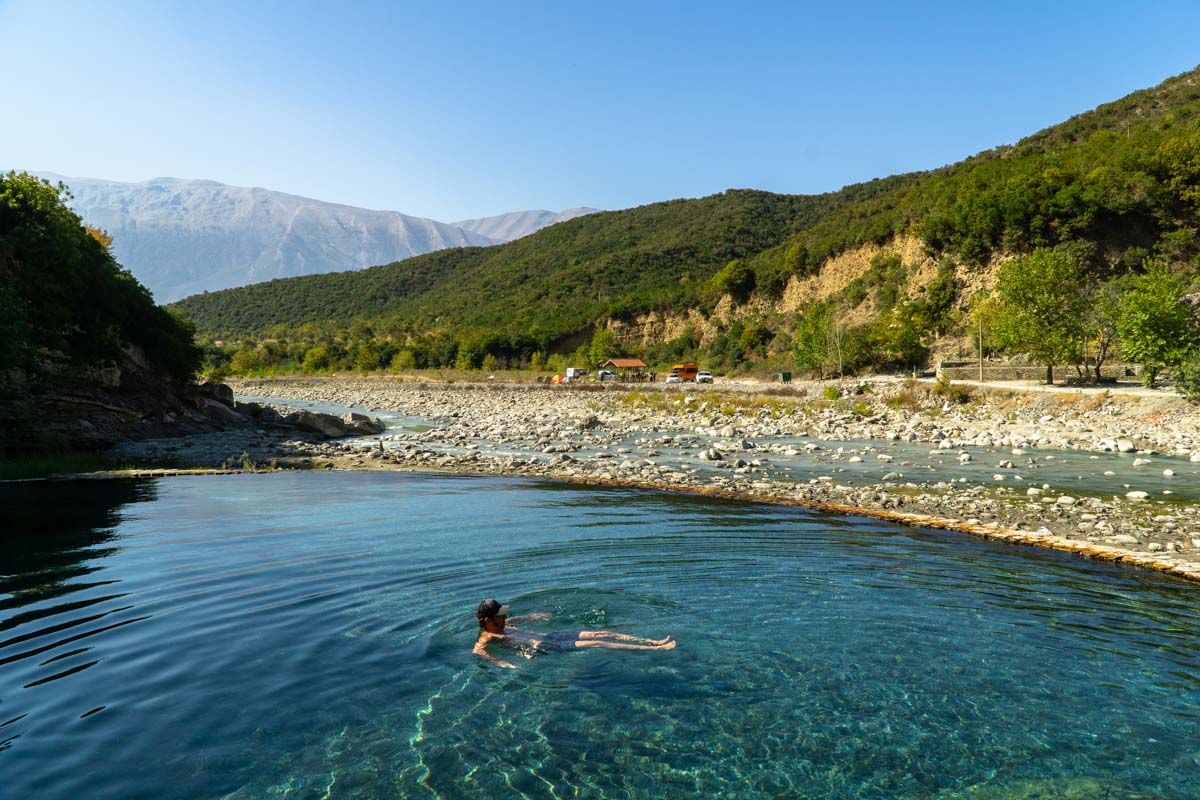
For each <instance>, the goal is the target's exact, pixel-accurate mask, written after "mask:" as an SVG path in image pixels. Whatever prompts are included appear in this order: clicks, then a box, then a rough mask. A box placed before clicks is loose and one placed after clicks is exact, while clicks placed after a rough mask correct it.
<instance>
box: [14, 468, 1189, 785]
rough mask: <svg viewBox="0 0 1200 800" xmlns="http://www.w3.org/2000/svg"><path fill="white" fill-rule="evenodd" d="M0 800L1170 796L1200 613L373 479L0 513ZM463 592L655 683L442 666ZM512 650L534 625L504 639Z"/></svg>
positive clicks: (1126, 581) (96, 497)
mask: <svg viewBox="0 0 1200 800" xmlns="http://www.w3.org/2000/svg"><path fill="white" fill-rule="evenodd" d="M0 531H2V532H3V533H2V534H0V776H2V777H0V781H2V784H0V785H3V787H4V791H3V792H0V794H2V795H3V796H4V797H13V798H33V797H37V798H77V797H87V798H136V797H167V798H175V797H178V798H193V797H214V798H222V797H231V798H251V797H294V798H321V797H333V798H340V797H345V798H352V797H353V798H357V797H362V798H374V797H435V796H440V797H446V798H458V797H486V798H493V797H497V798H503V797H514V798H516V797H538V798H540V797H544V798H552V797H591V798H635V797H695V796H711V797H747V798H749V797H754V798H758V797H811V798H894V797H913V798H952V797H973V798H980V797H1060V796H1068V797H1096V798H1100V797H1165V798H1186V797H1195V796H1197V793H1198V789H1197V786H1198V783H1197V782H1198V780H1200V692H1198V688H1200V686H1198V679H1197V676H1198V675H1200V612H1198V611H1197V610H1196V607H1197V603H1196V598H1197V597H1198V596H1200V595H1197V591H1200V589H1198V588H1197V587H1195V586H1191V585H1188V584H1183V583H1179V582H1175V581H1172V580H1169V579H1165V578H1161V577H1157V576H1153V575H1149V574H1143V573H1137V572H1130V571H1120V570H1117V569H1115V568H1111V567H1108V566H1104V565H1097V564H1089V563H1087V562H1083V561H1079V560H1074V559H1071V558H1069V557H1066V556H1062V555H1060V554H1057V553H1053V552H1041V551H1035V550H1024V549H1017V548H1007V547H1000V546H996V545H992V544H989V543H986V542H981V541H977V540H973V539H970V538H965V537H963V536H960V535H958V534H954V533H949V532H933V531H922V530H915V529H908V528H903V527H898V526H893V525H888V524H884V523H880V522H877V521H870V520H862V519H856V518H841V517H829V516H824V515H820V514H817V513H813V512H809V511H805V510H800V509H791V508H773V507H766V506H755V505H750V504H740V503H731V502H714V501H711V500H707V499H700V498H692V497H683V496H671V495H666V494H660V493H653V492H630V491H618V490H604V489H590V488H583V487H574V486H563V485H557V484H552V483H543V482H532V481H521V480H510V479H499V478H468V477H453V476H428V475H406V474H396V473H379V474H373V473H278V474H266V475H252V476H216V477H195V478H171V479H165V480H158V481H152V480H144V481H119V482H78V483H28V484H9V485H4V486H0ZM485 595H495V596H497V597H499V598H501V599H503V600H507V601H510V602H511V603H512V604H513V613H514V614H520V613H523V612H532V611H549V612H551V613H552V614H553V617H552V619H551V620H549V621H548V622H545V623H538V624H537V627H538V628H540V629H542V630H555V629H559V628H571V627H605V628H611V629H615V630H621V631H626V632H630V633H635V634H644V635H647V636H656V637H657V636H662V635H665V634H668V633H669V634H673V635H675V636H676V637H677V638H678V640H679V647H678V649H676V650H674V651H668V652H653V653H621V652H612V651H586V652H578V653H568V654H552V655H545V656H541V657H538V658H536V659H532V660H522V661H521V668H520V669H519V670H516V671H506V670H500V669H497V668H495V667H493V666H490V665H487V664H484V663H482V662H479V661H478V660H477V659H476V658H475V657H474V656H472V655H471V653H470V648H471V644H472V642H473V639H474V630H475V623H474V619H473V617H472V613H471V612H472V610H473V608H474V606H475V605H476V603H478V601H479V599H480V598H481V597H483V596H485ZM531 627H532V626H531Z"/></svg>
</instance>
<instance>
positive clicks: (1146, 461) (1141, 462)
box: [1133, 458, 1150, 467]
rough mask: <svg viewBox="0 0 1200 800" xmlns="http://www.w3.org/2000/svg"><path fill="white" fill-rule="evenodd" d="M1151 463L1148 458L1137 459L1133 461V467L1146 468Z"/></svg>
mask: <svg viewBox="0 0 1200 800" xmlns="http://www.w3.org/2000/svg"><path fill="white" fill-rule="evenodd" d="M1149 463H1150V459H1148V458H1135V459H1134V460H1133V465H1134V466H1135V467H1144V466H1146V465H1147V464H1149Z"/></svg>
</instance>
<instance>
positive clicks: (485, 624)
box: [475, 597, 508, 630]
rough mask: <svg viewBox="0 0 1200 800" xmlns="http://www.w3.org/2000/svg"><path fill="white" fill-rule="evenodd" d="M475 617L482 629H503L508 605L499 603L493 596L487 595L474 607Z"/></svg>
mask: <svg viewBox="0 0 1200 800" xmlns="http://www.w3.org/2000/svg"><path fill="white" fill-rule="evenodd" d="M475 619H477V620H479V627H481V628H483V629H484V630H491V629H494V628H499V629H500V630H504V621H505V620H506V619H508V606H506V605H501V604H500V601H499V600H497V599H496V598H494V597H489V598H488V599H486V600H484V601H483V602H482V603H480V604H479V608H477V609H475Z"/></svg>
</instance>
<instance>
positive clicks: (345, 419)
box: [341, 412, 387, 436]
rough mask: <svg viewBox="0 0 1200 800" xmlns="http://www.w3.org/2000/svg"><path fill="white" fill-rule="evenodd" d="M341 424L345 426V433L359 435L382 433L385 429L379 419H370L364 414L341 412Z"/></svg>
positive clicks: (385, 426)
mask: <svg viewBox="0 0 1200 800" xmlns="http://www.w3.org/2000/svg"><path fill="white" fill-rule="evenodd" d="M341 422H342V425H343V426H344V427H345V428H346V433H347V434H351V435H354V434H358V435H360V436H370V435H372V434H376V433H383V432H384V431H385V430H387V425H385V424H384V422H383V420H381V419H371V418H370V417H368V416H367V415H366V414H355V413H353V412H351V413H349V414H343V415H342V417H341Z"/></svg>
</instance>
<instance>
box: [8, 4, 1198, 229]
mask: <svg viewBox="0 0 1200 800" xmlns="http://www.w3.org/2000/svg"><path fill="white" fill-rule="evenodd" d="M904 5H905V4H900V3H894V2H891V3H870V2H863V3H820V4H816V3H812V4H809V3H800V2H781V3H767V2H763V3H734V2H729V3H703V2H678V3H676V2H649V1H644V2H630V3H626V2H619V1H618V0H605V2H590V3H584V2H572V1H571V0H568V1H567V2H562V1H561V0H560V2H555V3H549V2H547V3H521V2H510V3H497V2H494V1H493V2H479V3H473V2H472V3H465V2H464V3H453V4H452V3H444V2H443V3H438V2H430V3H399V2H379V3H370V2H359V3H341V4H334V3H309V2H296V1H293V2H266V1H264V2H242V3H222V2H218V1H217V0H210V1H209V2H196V3H191V2H182V1H180V2H171V1H170V0H163V2H121V0H106V2H103V3H101V2H87V0H72V1H71V2H57V0H0V42H3V46H2V47H0V64H2V65H3V69H2V71H0V108H3V109H5V112H6V113H5V118H6V119H5V122H4V124H3V125H0V165H3V166H4V167H6V168H23V169H34V170H51V171H56V172H61V173H64V174H67V175H77V176H87V177H99V178H110V179H114V180H144V179H146V178H152V177H157V176H173V177H185V178H211V179H214V180H218V181H222V182H225V183H231V184H235V185H241V186H265V187H268V188H271V189H278V190H281V191H288V192H293V193H295V194H302V195H307V196H311V197H317V198H320V199H323V200H331V201H335V202H344V203H349V204H352V205H359V206H365V207H369V208H388V209H395V210H398V211H403V212H405V213H409V214H415V215H418V216H429V217H434V218H436V219H441V220H446V221H452V220H456V219H461V218H466V217H476V216H486V215H490V214H496V213H501V212H504V211H510V210H518V209H528V208H548V209H554V210H559V209H563V208H567V207H571V206H578V205H588V206H595V207H599V208H625V207H629V206H634V205H641V204H643V203H651V202H656V201H659V200H666V199H671V198H675V197H698V196H703V195H707V194H712V193H714V192H719V191H723V190H724V189H727V188H730V187H738V188H743V187H750V188H758V189H767V190H771V191H777V192H791V193H811V192H823V191H828V190H832V189H836V188H838V187H840V186H843V185H845V184H847V183H854V182H857V181H861V180H867V179H870V178H872V177H879V176H883V175H889V174H893V173H897V172H908V171H911V170H919V169H927V168H931V167H936V166H939V165H942V164H945V163H950V162H953V161H956V160H958V159H960V158H962V157H964V156H967V155H970V154H973V153H976V152H979V151H980V150H984V149H987V148H989V147H992V146H995V145H998V144H1005V143H1010V142H1013V141H1015V140H1017V139H1019V138H1020V137H1022V136H1024V135H1026V134H1028V133H1031V132H1033V131H1035V130H1038V129H1040V128H1043V127H1045V126H1047V125H1051V124H1054V123H1056V122H1059V121H1061V120H1063V119H1066V118H1067V117H1069V116H1071V115H1073V114H1076V113H1079V112H1082V111H1086V110H1088V109H1090V108H1092V107H1094V106H1096V105H1097V104H1099V103H1103V102H1106V101H1109V100H1113V99H1116V98H1117V97H1120V96H1121V95H1124V94H1127V93H1128V92H1130V91H1134V90H1136V89H1139V88H1144V87H1147V86H1151V85H1154V84H1156V83H1158V82H1159V81H1161V80H1163V79H1164V78H1167V77H1169V76H1171V75H1175V74H1178V73H1179V72H1183V71H1185V70H1187V69H1191V68H1192V67H1194V66H1196V65H1197V64H1198V63H1200V37H1198V36H1197V33H1196V32H1197V31H1200V3H1197V2H1194V1H1192V2H1161V3H1152V2H1147V3H1141V2H1132V3H1131V2H1121V3H1117V2H1102V1H1097V2H1079V3H1065V2H1064V3H1046V2H1044V0H1043V1H1042V2H1021V1H1019V0H1012V1H1011V2H1005V3H995V4H992V5H988V6H986V7H984V6H983V5H982V4H973V3H963V2H947V3H922V4H911V5H912V6H913V7H912V8H909V9H905V8H904V7H903V6H904ZM976 5H978V6H979V7H975V6H976Z"/></svg>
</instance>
